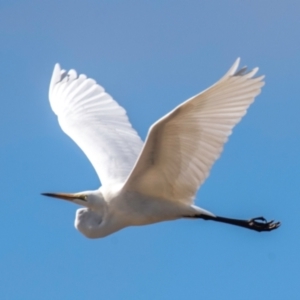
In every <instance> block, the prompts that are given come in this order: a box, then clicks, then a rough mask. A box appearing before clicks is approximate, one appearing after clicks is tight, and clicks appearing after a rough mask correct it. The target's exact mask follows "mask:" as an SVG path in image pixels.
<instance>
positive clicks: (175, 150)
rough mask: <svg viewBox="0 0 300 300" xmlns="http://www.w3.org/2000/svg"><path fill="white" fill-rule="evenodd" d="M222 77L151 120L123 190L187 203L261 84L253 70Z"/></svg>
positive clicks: (229, 72)
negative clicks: (140, 150) (141, 148)
mask: <svg viewBox="0 0 300 300" xmlns="http://www.w3.org/2000/svg"><path fill="white" fill-rule="evenodd" d="M238 65H239V59H237V60H236V62H235V63H234V64H233V66H232V67H231V68H230V70H229V71H228V72H227V73H226V74H225V76H224V77H223V78H222V79H221V80H219V81H218V82H217V83H216V84H214V85H213V86H211V87H210V88H208V89H207V90H205V91H203V92H202V93H200V94H198V95H196V96H194V97H192V98H191V99H189V100H187V101H185V102H184V103H183V104H181V105H179V106H178V107H176V108H175V109H174V110H173V111H171V112H170V113H169V114H167V115H165V116H164V117H163V118H161V119H160V120H158V121H157V122H156V123H154V124H153V125H152V126H151V128H150V130H149V132H148V136H147V139H146V142H145V144H144V148H143V150H142V152H141V154H140V156H139V158H138V160H137V162H136V164H135V167H134V169H133V170H132V172H131V174H130V175H129V177H128V179H127V182H126V184H125V186H124V188H126V189H129V190H135V191H138V192H141V193H143V194H147V195H149V196H153V197H158V198H163V199H169V200H175V201H181V202H184V203H192V202H193V199H194V196H195V193H196V191H197V189H198V188H199V186H200V185H201V184H202V183H203V182H204V180H205V179H206V177H207V176H208V175H209V171H210V168H211V167H212V165H213V163H214V162H215V160H216V159H217V158H218V157H219V156H220V154H221V152H222V149H223V145H224V143H225V142H226V141H227V139H228V136H229V135H230V134H231V132H232V128H233V127H234V126H235V125H236V124H237V123H238V122H239V121H240V120H241V118H242V117H243V116H244V115H245V114H246V111H247V109H248V107H249V105H250V104H251V103H252V102H253V101H254V97H255V96H257V95H258V94H259V93H260V90H261V87H262V86H263V85H264V82H263V81H262V80H263V76H261V77H257V78H255V77H253V76H254V75H255V73H256V72H257V71H258V68H255V69H253V70H252V71H250V72H248V73H247V72H246V68H243V69H241V70H239V71H237V68H238Z"/></svg>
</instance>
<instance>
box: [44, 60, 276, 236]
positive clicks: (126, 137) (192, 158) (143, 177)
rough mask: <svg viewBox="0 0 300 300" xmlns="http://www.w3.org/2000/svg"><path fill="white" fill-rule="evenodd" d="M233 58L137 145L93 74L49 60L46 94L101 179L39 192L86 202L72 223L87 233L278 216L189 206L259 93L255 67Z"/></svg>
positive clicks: (254, 224)
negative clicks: (234, 214)
mask: <svg viewBox="0 0 300 300" xmlns="http://www.w3.org/2000/svg"><path fill="white" fill-rule="evenodd" d="M238 65H239V59H237V60H236V62H235V63H234V64H233V66H232V67H231V68H230V69H229V71H228V72H227V73H226V74H225V75H224V76H223V77H222V78H221V79H220V80H219V81H218V82H217V83H215V84H214V85H213V86H211V87H210V88H208V89H207V90H205V91H203V92H202V93H200V94H198V95H196V96H194V97H192V98H190V99H188V100H187V101H185V102H183V103H182V104H180V105H179V106H177V107H176V108H175V109H173V110H172V111H171V112H170V113H168V114H167V115H165V116H164V117H162V118H161V119H160V120H158V121H157V122H155V123H154V124H153V125H152V126H151V127H150V129H149V132H148V136H147V138H146V141H145V143H144V144H143V142H142V140H141V138H140V137H139V136H138V134H137V132H136V131H135V130H134V129H133V128H132V126H131V124H130V122H129V120H128V118H127V115H126V111H125V110H124V109H123V108H122V107H121V106H119V105H118V103H117V102H116V101H114V100H113V98H112V97H111V96H110V95H109V94H107V93H106V92H105V91H104V89H103V88H102V87H101V86H100V85H98V84H97V83H96V82H95V81H94V80H93V79H90V78H87V77H86V76H85V75H77V73H76V71H74V70H70V71H68V72H67V71H65V70H62V69H61V68H60V66H59V64H56V65H55V67H54V71H53V75H52V79H51V83H50V89H49V99H50V104H51V107H52V110H53V111H54V113H55V114H56V115H57V117H58V121H59V124H60V126H61V128H62V130H63V131H64V132H65V133H66V134H67V135H69V136H70V137H71V138H72V139H73V140H74V141H75V143H77V144H78V146H79V147H80V148H81V149H82V150H83V152H84V153H85V154H86V156H87V157H88V158H89V160H90V161H91V163H92V165H93V167H94V168H95V170H96V173H97V174H98V176H99V179H100V181H101V183H102V186H101V187H100V188H99V189H98V190H95V191H85V192H80V193H75V194H65V193H44V194H43V195H45V196H49V197H56V198H60V199H64V200H68V201H70V202H73V203H76V204H79V205H81V206H84V208H80V209H78V210H77V212H76V218H75V227H76V228H77V229H78V230H79V231H80V232H81V233H83V234H84V235H85V236H87V237H89V238H100V237H105V236H107V235H109V234H111V233H113V232H116V231H118V230H120V229H122V228H124V227H127V226H134V225H146V224H151V223H156V222H161V221H166V220H175V219H179V218H200V219H204V220H213V221H217V222H223V223H228V224H232V225H237V226H241V227H245V228H248V229H252V230H256V231H271V230H273V229H276V228H278V227H279V226H280V223H279V222H274V221H270V222H268V221H266V219H265V218H263V217H258V218H253V219H250V220H238V219H230V218H224V217H219V216H216V215H214V214H213V213H211V212H209V211H207V210H205V209H202V208H200V207H198V206H196V205H194V197H195V194H196V192H197V190H198V188H199V187H200V186H201V184H202V183H203V182H204V180H205V179H206V177H207V176H208V174H209V171H210V168H211V167H212V165H213V163H214V162H215V160H216V159H217V158H218V157H219V156H220V154H221V152H222V149H223V145H224V143H225V142H226V141H227V139H228V136H229V135H230V134H231V131H232V129H233V127H234V126H235V125H236V124H237V123H238V122H239V121H240V120H241V118H242V117H243V116H244V115H245V114H246V111H247V109H248V107H249V105H250V104H251V103H252V102H253V101H254V98H255V97H256V96H257V95H258V94H259V93H260V90H261V87H262V86H263V85H264V82H263V78H264V76H260V77H254V75H255V74H256V72H257V71H258V68H255V69H253V70H251V71H249V72H247V70H246V67H244V68H242V69H240V70H238Z"/></svg>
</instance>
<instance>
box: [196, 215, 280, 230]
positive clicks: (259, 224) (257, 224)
mask: <svg viewBox="0 0 300 300" xmlns="http://www.w3.org/2000/svg"><path fill="white" fill-rule="evenodd" d="M191 218H199V219H203V220H211V221H216V222H221V223H227V224H231V225H236V226H240V227H244V228H248V229H251V230H255V231H258V232H261V231H271V230H274V229H276V228H278V227H279V226H280V222H275V223H274V220H272V221H269V222H268V221H267V220H266V219H265V218H264V217H258V218H253V219H250V220H238V219H230V218H224V217H218V216H215V217H212V216H207V215H195V216H193V217H191Z"/></svg>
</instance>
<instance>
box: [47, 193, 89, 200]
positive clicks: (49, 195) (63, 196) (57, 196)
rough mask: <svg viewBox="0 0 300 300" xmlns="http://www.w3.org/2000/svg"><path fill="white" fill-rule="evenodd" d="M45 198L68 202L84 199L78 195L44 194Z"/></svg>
mask: <svg viewBox="0 0 300 300" xmlns="http://www.w3.org/2000/svg"><path fill="white" fill-rule="evenodd" d="M42 195H43V196H47V197H53V198H58V199H63V200H67V201H74V200H75V199H81V200H83V199H82V197H80V196H79V195H76V194H65V193H42Z"/></svg>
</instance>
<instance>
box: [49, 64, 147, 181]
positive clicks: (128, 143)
mask: <svg viewBox="0 0 300 300" xmlns="http://www.w3.org/2000/svg"><path fill="white" fill-rule="evenodd" d="M49 99H50V104H51V107H52V110H53V111H54V113H55V114H56V115H57V117H58V121H59V124H60V126H61V128H62V130H63V131H64V132H65V133H66V134H67V135H68V136H70V137H71V139H73V140H74V142H75V143H76V144H77V145H78V146H79V147H80V148H81V149H82V151H83V152H84V153H85V154H86V156H87V157H88V159H89V160H90V161H91V163H92V165H93V167H94V168H95V170H96V172H97V174H98V176H99V178H100V180H101V182H102V185H110V184H117V183H122V182H124V181H125V180H126V178H127V177H128V174H129V173H130V171H131V170H132V167H133V165H134V163H135V161H136V159H137V157H138V155H139V153H140V151H141V149H142V146H143V142H142V140H141V139H140V137H139V136H138V134H137V132H136V131H135V130H134V129H133V128H132V126H131V124H130V122H129V121H128V117H127V115H126V111H125V110H124V109H123V108H122V107H121V106H119V105H118V103H117V102H116V101H114V100H113V98H112V97H111V96H110V95H109V94H107V93H105V91H104V89H103V87H101V86H100V85H98V84H97V83H96V82H95V81H94V80H93V79H90V78H87V77H86V76H85V75H82V74H81V75H79V76H78V75H77V73H76V71H75V70H70V71H69V72H66V71H65V70H61V68H60V66H59V64H56V65H55V67H54V70H53V75H52V79H51V82H50V88H49Z"/></svg>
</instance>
